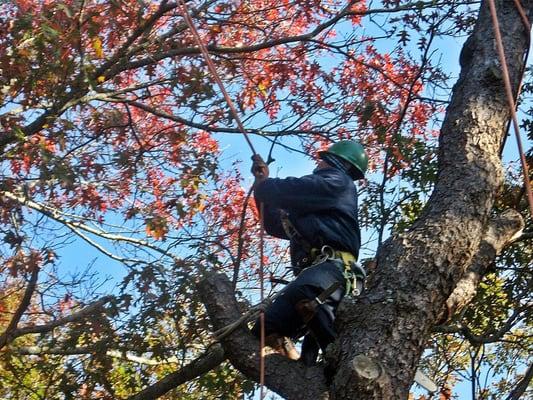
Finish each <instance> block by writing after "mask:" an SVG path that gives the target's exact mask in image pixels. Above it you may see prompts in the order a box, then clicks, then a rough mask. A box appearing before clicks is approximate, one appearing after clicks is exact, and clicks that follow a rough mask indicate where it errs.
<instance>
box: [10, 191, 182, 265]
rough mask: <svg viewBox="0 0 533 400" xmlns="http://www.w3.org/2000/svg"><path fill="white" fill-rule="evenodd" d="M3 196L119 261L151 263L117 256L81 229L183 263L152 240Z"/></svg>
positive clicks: (14, 197)
mask: <svg viewBox="0 0 533 400" xmlns="http://www.w3.org/2000/svg"><path fill="white" fill-rule="evenodd" d="M2 195H3V196H6V197H7V198H9V199H11V200H15V201H17V202H19V203H20V204H24V205H26V206H27V207H29V208H31V209H33V210H36V211H39V212H40V213H42V214H44V215H46V216H47V217H49V218H51V219H53V220H55V221H57V222H59V223H61V224H64V225H66V226H67V227H69V228H70V229H71V230H73V232H74V233H76V234H77V235H79V236H80V237H81V238H82V239H84V240H86V241H87V242H88V243H89V244H91V245H92V246H94V247H96V248H98V250H100V251H102V252H103V253H104V254H106V255H108V256H109V257H111V258H114V259H116V260H117V261H123V262H131V263H141V264H150V263H149V262H147V261H143V260H130V259H125V258H121V257H119V256H116V255H114V254H112V253H110V252H108V251H107V250H105V249H104V248H103V247H102V246H101V245H99V244H98V243H96V242H94V241H93V240H91V239H90V238H88V237H87V236H86V235H83V234H82V233H81V232H80V230H83V231H85V232H88V233H91V234H94V235H96V236H99V237H101V238H104V239H107V240H110V241H116V242H125V243H130V244H133V245H137V246H142V247H145V248H149V249H151V250H153V251H155V252H158V253H160V254H162V255H164V256H166V257H169V258H171V259H172V260H173V262H174V263H176V264H181V263H182V261H183V260H181V259H180V258H179V257H177V256H176V255H174V254H172V253H170V252H168V251H166V250H164V249H162V248H160V247H158V246H154V245H152V244H151V243H150V242H148V241H146V240H142V239H137V238H133V237H128V236H121V235H115V234H111V233H107V232H104V231H102V230H100V229H96V228H92V227H90V226H88V225H86V224H83V223H81V222H79V221H74V220H69V219H67V218H64V217H63V216H62V212H61V211H59V210H58V209H55V208H51V207H48V206H45V205H43V204H39V203H37V202H35V201H33V200H30V199H27V198H25V197H22V196H17V195H15V194H13V193H10V192H3V193H2Z"/></svg>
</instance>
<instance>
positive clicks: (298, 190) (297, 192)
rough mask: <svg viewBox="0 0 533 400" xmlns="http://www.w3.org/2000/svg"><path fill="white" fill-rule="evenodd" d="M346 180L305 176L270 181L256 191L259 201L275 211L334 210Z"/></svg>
mask: <svg viewBox="0 0 533 400" xmlns="http://www.w3.org/2000/svg"><path fill="white" fill-rule="evenodd" d="M346 183H347V182H346V180H345V179H344V178H343V177H342V175H340V173H331V174H328V175H324V176H323V175H318V174H312V175H305V176H302V177H301V178H294V177H289V178H284V179H280V178H268V179H266V180H265V181H263V182H262V183H261V184H259V185H258V186H257V187H256V189H255V197H256V199H257V200H258V201H261V202H263V203H265V204H268V205H269V206H270V207H273V208H281V209H285V210H293V211H297V212H302V213H307V212H314V211H320V210H324V209H328V208H330V207H332V206H333V205H334V204H335V203H336V201H337V198H338V192H339V191H344V190H345V187H346Z"/></svg>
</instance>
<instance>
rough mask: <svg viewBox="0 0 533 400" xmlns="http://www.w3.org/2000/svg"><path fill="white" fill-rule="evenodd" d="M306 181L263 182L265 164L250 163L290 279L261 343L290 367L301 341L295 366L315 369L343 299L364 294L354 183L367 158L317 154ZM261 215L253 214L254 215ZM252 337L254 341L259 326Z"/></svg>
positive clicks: (343, 151) (348, 148)
mask: <svg viewBox="0 0 533 400" xmlns="http://www.w3.org/2000/svg"><path fill="white" fill-rule="evenodd" d="M319 156H320V161H319V162H318V166H317V168H316V169H315V170H314V171H313V173H312V174H311V175H305V176H302V177H300V178H294V177H289V178H285V179H279V178H269V169H268V166H267V164H266V163H265V162H264V161H263V160H262V158H261V157H260V156H259V155H254V156H253V157H252V160H253V165H252V174H253V175H254V177H255V182H254V195H255V200H256V202H257V204H258V205H259V204H260V203H262V204H263V214H264V215H263V218H264V226H265V230H266V232H267V233H268V234H270V235H272V236H275V237H278V238H281V239H286V240H290V254H291V264H292V268H293V271H294V274H295V276H296V279H295V280H294V281H292V282H291V283H290V284H288V285H287V286H286V287H285V288H284V289H283V291H282V293H281V294H280V295H279V296H278V297H277V298H276V299H275V300H274V302H273V303H272V304H271V305H270V306H269V307H268V308H267V309H266V311H265V343H266V344H267V345H268V346H270V347H272V348H274V349H275V350H277V351H278V352H280V353H282V354H284V355H286V356H288V357H289V358H292V359H297V358H298V353H297V352H296V350H295V348H294V346H293V345H292V342H291V341H290V340H289V339H288V338H292V339H297V338H299V337H301V336H303V335H305V337H304V341H303V344H302V355H301V358H300V359H301V361H302V362H304V363H305V364H306V365H308V366H309V365H313V364H314V363H315V362H316V357H317V355H318V350H319V348H320V349H321V350H322V352H324V350H325V349H326V347H327V345H328V344H330V343H332V342H333V341H334V340H335V337H336V332H335V329H334V325H333V323H334V319H335V311H336V309H337V306H338V305H339V303H340V301H341V300H342V298H343V297H344V295H345V294H347V293H353V294H355V295H357V294H358V293H359V291H360V290H361V289H362V284H363V281H364V278H365V272H364V270H363V269H362V268H361V267H360V266H359V265H358V264H356V262H355V261H356V260H357V256H358V253H359V247H360V244H361V236H360V231H359V223H358V213H357V190H356V187H355V185H354V183H353V181H354V180H357V179H362V178H364V173H365V171H366V168H367V163H368V158H367V155H366V153H365V151H364V148H363V146H361V144H359V143H358V142H356V141H352V140H343V141H340V142H338V143H335V144H333V145H332V146H331V147H329V149H328V150H327V151H323V152H320V153H319ZM258 208H259V207H258ZM252 333H253V334H254V335H256V336H257V337H259V335H260V324H259V321H258V322H256V323H255V325H254V327H253V328H252Z"/></svg>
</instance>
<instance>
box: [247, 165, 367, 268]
mask: <svg viewBox="0 0 533 400" xmlns="http://www.w3.org/2000/svg"><path fill="white" fill-rule="evenodd" d="M255 198H256V200H257V201H258V202H262V203H263V204H264V205H263V207H264V224H265V230H266V232H267V233H268V234H270V235H272V236H276V237H278V238H281V239H289V238H288V237H287V234H286V233H285V231H284V230H283V225H282V224H281V219H280V210H285V211H286V212H287V213H288V215H289V219H290V221H291V222H292V224H293V225H294V227H295V228H296V230H297V231H298V232H299V233H300V234H301V235H302V236H303V237H304V238H305V240H306V241H307V242H308V243H309V244H310V245H311V246H312V247H314V248H317V249H320V248H321V247H322V246H324V245H329V246H331V247H333V248H334V249H336V250H341V251H349V252H350V253H352V254H354V255H355V257H357V256H358V253H359V247H360V246H361V234H360V231H359V223H358V220H357V190H356V188H355V185H354V183H353V181H352V179H351V178H350V177H349V176H348V175H346V174H345V173H344V172H342V171H340V170H338V169H336V168H324V169H319V170H315V171H314V172H313V173H312V174H311V175H305V176H302V177H301V178H293V177H289V178H284V179H280V178H268V179H266V180H265V181H263V182H261V183H260V184H259V185H257V187H256V188H255ZM290 247H291V262H292V264H293V265H297V264H298V263H299V262H300V261H301V260H302V258H304V257H306V256H308V254H307V251H306V250H305V249H304V248H303V247H302V245H301V244H300V243H297V242H296V241H295V240H291V244H290Z"/></svg>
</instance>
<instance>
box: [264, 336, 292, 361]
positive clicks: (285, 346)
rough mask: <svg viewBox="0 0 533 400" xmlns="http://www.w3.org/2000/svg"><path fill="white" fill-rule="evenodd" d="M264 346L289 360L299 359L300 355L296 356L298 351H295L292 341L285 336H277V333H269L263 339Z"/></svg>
mask: <svg viewBox="0 0 533 400" xmlns="http://www.w3.org/2000/svg"><path fill="white" fill-rule="evenodd" d="M265 344H266V345H267V346H268V347H271V348H273V349H274V350H275V351H276V352H277V353H279V354H281V355H283V356H285V357H287V358H290V359H291V360H298V359H299V358H300V355H299V354H298V351H296V348H295V347H294V343H292V340H290V339H289V338H287V337H285V336H279V335H278V334H277V333H271V334H270V335H268V336H267V337H265Z"/></svg>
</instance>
